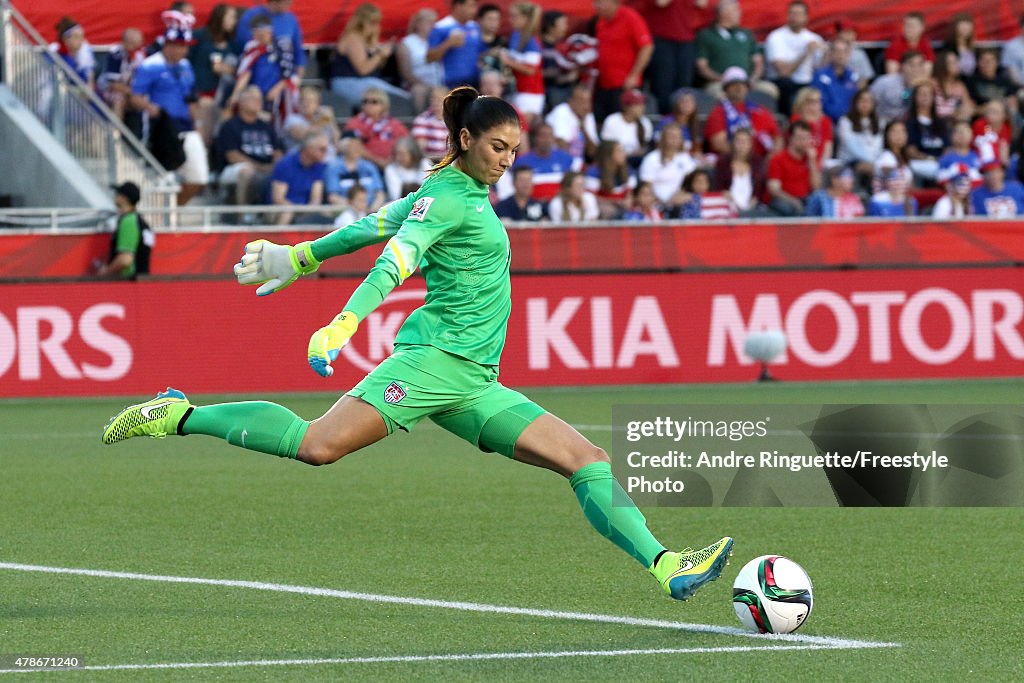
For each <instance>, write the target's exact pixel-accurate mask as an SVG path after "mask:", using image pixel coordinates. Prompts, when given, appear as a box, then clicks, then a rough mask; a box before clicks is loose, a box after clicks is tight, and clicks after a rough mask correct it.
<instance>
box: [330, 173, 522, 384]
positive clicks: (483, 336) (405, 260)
mask: <svg viewBox="0 0 1024 683" xmlns="http://www.w3.org/2000/svg"><path fill="white" fill-rule="evenodd" d="M403 216H404V220H403ZM399 222H400V224H399ZM396 225H398V227H397V232H394V233H393V236H392V237H391V239H390V240H388V243H387V245H386V246H385V248H384V251H383V253H382V254H381V255H380V257H379V258H378V259H377V262H376V263H375V264H374V266H373V269H372V270H371V271H370V273H369V275H367V277H366V279H365V280H364V281H363V283H362V284H361V285H360V286H359V288H358V289H356V291H355V292H354V293H353V294H352V297H351V298H350V299H349V302H348V303H347V304H346V305H345V306H344V308H343V309H342V310H346V311H351V312H352V313H354V314H355V315H356V316H357V317H358V318H359V319H360V320H365V319H366V316H367V315H369V314H370V313H371V312H372V311H373V310H374V309H375V308H376V307H377V306H379V305H380V303H381V302H382V301H383V300H384V297H386V296H387V295H388V293H389V292H391V290H393V289H394V288H395V287H397V286H398V285H400V284H402V282H404V281H405V279H406V278H408V277H409V276H410V275H412V274H413V273H414V272H415V271H416V269H417V268H420V270H421V271H422V272H423V276H424V278H425V279H426V283H427V296H426V301H425V303H424V305H423V306H421V307H420V308H418V309H416V310H415V311H414V312H413V313H412V315H410V316H409V318H408V319H407V320H406V321H405V323H404V324H403V325H402V327H401V329H400V330H399V331H398V336H397V337H396V339H395V342H396V343H398V344H426V345H430V346H434V347H436V348H439V349H442V350H444V351H447V352H449V353H452V354H455V355H457V356H461V357H463V358H466V359H468V360H471V361H474V362H476V363H480V364H481V365H497V364H498V361H499V359H500V357H501V350H502V347H503V346H504V344H505V331H506V328H507V325H508V317H509V314H510V313H511V311H512V287H511V282H510V281H509V262H510V259H511V253H510V250H509V241H508V235H507V234H506V232H505V227H504V226H503V225H502V224H501V221H500V220H499V219H498V217H497V215H495V213H494V209H492V208H491V203H490V200H489V199H488V186H487V185H486V184H484V183H482V182H480V181H478V180H474V179H473V178H470V177H469V176H468V175H466V174H465V173H463V172H462V171H460V170H459V169H457V168H455V167H454V166H446V167H445V168H443V169H441V170H440V171H438V172H437V173H435V174H434V175H432V176H430V177H429V178H427V180H426V181H425V182H424V183H423V186H422V187H421V188H420V189H419V190H417V191H416V192H415V193H413V194H412V195H410V196H408V197H406V198H404V199H400V200H398V201H396V202H393V203H392V204H389V205H388V206H386V207H384V208H382V209H381V210H380V211H378V212H377V213H376V214H371V215H370V216H367V217H366V218H363V219H361V220H360V221H357V222H356V223H354V224H353V225H351V226H349V227H347V228H343V229H341V230H339V231H336V232H335V233H332V234H331V235H328V236H326V237H323V238H321V239H320V240H317V241H316V242H314V244H313V254H314V256H316V257H317V258H318V259H320V258H321V257H324V258H326V257H328V256H330V255H334V254H338V253H347V252H349V251H353V250H354V248H358V247H359V246H365V245H366V244H371V243H373V242H375V241H380V240H381V239H383V237H384V236H385V235H386V234H388V233H390V232H392V231H393V230H394V229H395V227H394V226H396ZM332 240H333V242H332Z"/></svg>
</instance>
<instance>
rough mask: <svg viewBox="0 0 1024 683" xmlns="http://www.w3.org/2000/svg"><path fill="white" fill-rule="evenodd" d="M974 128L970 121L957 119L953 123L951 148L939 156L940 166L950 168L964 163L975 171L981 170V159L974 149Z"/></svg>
mask: <svg viewBox="0 0 1024 683" xmlns="http://www.w3.org/2000/svg"><path fill="white" fill-rule="evenodd" d="M973 142H974V130H972V129H971V122H970V121H957V122H956V123H954V124H953V132H952V133H951V134H950V143H949V148H948V149H947V150H946V152H945V154H943V155H942V156H940V157H939V168H948V167H950V166H952V165H954V164H964V165H966V166H967V167H968V168H971V169H973V170H975V171H980V170H981V159H980V158H978V153H977V152H975V151H974V147H973Z"/></svg>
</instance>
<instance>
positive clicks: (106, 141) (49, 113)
mask: <svg viewBox="0 0 1024 683" xmlns="http://www.w3.org/2000/svg"><path fill="white" fill-rule="evenodd" d="M0 68H2V72H0V80H2V81H3V82H4V83H6V84H7V86H8V87H9V88H10V89H11V91H12V92H13V93H14V94H15V96H16V97H18V99H20V100H21V101H22V102H23V103H24V104H25V106H26V107H27V108H28V109H29V110H30V111H32V112H33V113H34V114H35V115H36V116H37V117H38V118H39V120H40V121H42V123H43V124H44V125H45V126H46V127H47V128H48V129H49V130H50V132H51V133H53V136H54V137H55V138H56V139H57V141H58V142H59V143H61V144H62V145H63V146H64V147H66V148H67V150H68V151H69V152H70V153H71V155H72V156H73V157H75V159H76V160H78V162H79V163H80V164H81V165H82V167H83V168H84V169H85V171H86V172H87V173H88V174H89V175H90V176H92V178H93V179H94V180H95V181H96V182H97V183H98V184H99V185H100V187H106V186H108V185H111V184H116V183H123V182H126V181H132V182H134V183H136V184H138V185H139V187H140V188H141V189H142V202H141V205H140V208H141V209H143V210H156V211H157V212H159V213H161V214H162V215H164V214H163V211H164V210H165V209H170V208H173V207H174V205H175V197H176V194H177V192H178V190H179V189H180V188H179V186H178V183H177V181H176V180H175V178H174V175H173V174H172V173H170V172H168V171H167V170H165V169H164V168H163V166H161V165H160V163H159V162H158V161H157V160H156V159H154V158H153V155H152V154H150V152H149V150H147V149H146V148H145V146H144V145H143V144H142V143H141V142H140V141H139V140H138V138H136V137H135V136H134V135H133V134H132V133H131V131H129V130H128V129H127V128H126V127H125V125H124V124H123V123H122V122H121V121H120V120H119V119H118V117H117V116H116V115H115V114H114V113H113V112H112V111H111V110H110V108H109V107H108V106H107V105H106V104H105V103H104V102H103V100H101V99H100V98H99V97H98V96H97V95H96V93H95V92H94V91H93V90H92V89H90V88H89V87H88V85H87V84H86V83H84V82H83V81H82V79H81V78H79V76H78V74H77V73H75V72H74V70H73V69H71V68H70V67H69V66H68V65H67V64H66V63H65V62H64V60H63V59H61V58H59V57H56V56H55V55H52V53H51V52H50V51H49V49H48V47H47V43H46V41H45V40H44V39H43V38H42V36H40V35H39V33H38V32H37V31H36V30H35V28H33V27H32V25H31V24H30V23H29V22H28V21H27V20H26V19H25V17H24V16H22V15H21V13H20V12H18V10H16V9H15V8H14V7H13V6H12V5H11V4H10V2H9V1H8V0H0Z"/></svg>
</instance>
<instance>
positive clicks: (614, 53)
mask: <svg viewBox="0 0 1024 683" xmlns="http://www.w3.org/2000/svg"><path fill="white" fill-rule="evenodd" d="M594 11H595V13H596V14H597V27H596V31H595V33H596V36H597V87H596V88H595V89H594V116H595V118H597V124H598V125H601V124H602V123H604V120H605V117H607V116H608V115H609V114H611V113H612V112H616V111H619V96H620V95H621V94H622V91H623V90H624V89H625V90H630V89H632V88H638V87H640V85H641V83H642V80H643V73H644V69H646V68H647V64H648V62H650V61H651V54H653V52H654V44H653V42H652V39H651V32H650V31H649V30H648V28H647V23H646V22H645V21H644V19H643V17H641V16H640V13H639V12H637V11H636V10H635V9H633V8H632V7H626V6H624V5H622V3H621V1H620V0H594Z"/></svg>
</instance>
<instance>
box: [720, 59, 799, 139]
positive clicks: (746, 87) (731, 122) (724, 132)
mask: <svg viewBox="0 0 1024 683" xmlns="http://www.w3.org/2000/svg"><path fill="white" fill-rule="evenodd" d="M722 87H723V89H724V90H725V97H723V98H722V101H721V102H719V103H718V104H717V105H716V106H715V108H714V109H712V110H711V113H710V114H708V120H707V123H706V124H705V125H704V140H705V141H706V142H707V147H706V148H705V151H707V152H712V153H714V154H728V153H729V141H730V140H731V139H732V136H733V134H734V133H735V132H736V131H737V130H740V129H742V128H746V129H748V130H750V131H751V132H752V133H753V134H754V152H755V154H757V155H758V156H767V155H769V154H771V153H772V151H774V150H777V149H780V148H781V147H782V138H781V136H780V135H779V127H778V124H776V123H775V116H773V115H772V113H771V112H770V111H768V110H767V109H765V108H764V107H762V106H761V105H759V104H756V103H754V102H752V101H751V100H750V99H748V95H750V81H749V79H748V78H747V72H746V71H744V70H743V69H741V68H739V67H738V66H730V67H729V68H728V69H726V70H725V73H724V74H722Z"/></svg>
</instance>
